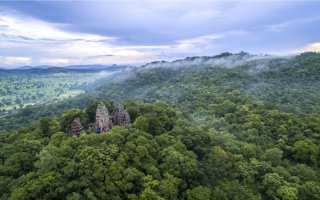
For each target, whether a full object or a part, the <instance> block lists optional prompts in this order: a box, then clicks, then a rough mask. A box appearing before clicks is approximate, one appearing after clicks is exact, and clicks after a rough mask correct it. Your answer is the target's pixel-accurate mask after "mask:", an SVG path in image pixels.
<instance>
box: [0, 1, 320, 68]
mask: <svg viewBox="0 0 320 200" xmlns="http://www.w3.org/2000/svg"><path fill="white" fill-rule="evenodd" d="M226 51H229V52H239V51H246V52H249V53H254V54H260V53H269V54H277V55H287V54H294V53H300V52H304V51H320V1H252V0H251V1H202V0H200V1H190V0H176V1H174V0H171V1H169V0H148V1H136V0H127V1H122V0H120V1H119V0H118V1H116V0H114V1H68V2H66V1H1V2H0V67H16V66H21V65H56V66H63V65H73V64H113V63H115V64H142V63H145V62H150V61H154V60H174V59H179V58H184V57H187V56H199V55H215V54H218V53H221V52H226Z"/></svg>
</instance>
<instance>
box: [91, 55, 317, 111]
mask: <svg viewBox="0 0 320 200" xmlns="http://www.w3.org/2000/svg"><path fill="white" fill-rule="evenodd" d="M232 91H233V92H236V93H239V96H241V95H248V96H250V98H256V99H259V100H262V101H263V102H265V104H266V105H268V106H272V107H274V108H276V109H279V110H281V111H285V112H292V113H296V114H304V113H319V112H320V98H319V95H320V54H319V53H304V54H301V55H299V56H295V57H273V56H269V55H264V56H254V55H250V54H247V53H243V52H241V53H239V54H229V53H223V54H221V55H217V56H213V57H192V58H186V59H184V60H178V61H174V62H153V63H150V64H148V65H145V66H143V67H142V68H140V70H138V71H137V72H136V73H135V74H134V75H133V76H131V77H130V78H128V79H126V80H124V81H122V82H116V83H114V84H111V85H109V84H108V85H105V86H101V87H99V88H97V89H96V93H98V94H99V96H100V95H103V96H105V97H109V98H110V97H111V98H114V99H132V98H134V99H137V100H141V101H146V102H152V101H155V100H159V99H160V100H164V101H167V102H170V104H171V105H174V106H178V107H181V108H184V109H185V108H193V107H194V106H196V107H199V106H202V107H204V109H206V110H207V107H208V106H209V105H210V104H212V103H217V102H215V101H217V100H216V99H217V97H219V96H224V94H226V93H228V92H232ZM199 100H201V101H199Z"/></svg>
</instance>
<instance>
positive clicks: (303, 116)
mask: <svg viewBox="0 0 320 200" xmlns="http://www.w3.org/2000/svg"><path fill="white" fill-rule="evenodd" d="M319 90H320V54H318V53H305V54H301V55H298V56H294V57H271V56H268V55H265V56H254V55H250V54H247V53H243V52H242V53H239V54H230V53H224V54H221V55H217V56H213V57H192V58H187V59H184V60H179V61H174V62H153V63H150V64H148V65H145V66H143V67H142V68H140V69H137V70H136V71H135V72H133V73H132V75H131V76H129V77H128V78H124V79H121V80H115V81H113V82H111V83H106V84H101V85H100V86H99V87H97V88H96V89H95V90H93V91H88V92H87V93H86V94H85V95H82V96H81V97H79V98H74V99H70V100H68V101H65V102H62V103H60V104H55V105H51V106H50V107H45V106H43V107H42V110H41V111H38V110H37V109H36V108H37V107H32V108H34V109H32V110H28V111H30V113H31V114H30V113H23V112H24V111H25V109H22V110H21V112H20V113H19V114H18V115H15V118H14V119H12V120H13V121H6V126H7V125H10V123H13V122H14V120H21V122H23V120H26V118H29V117H30V116H32V117H33V118H37V115H38V114H39V113H40V112H41V113H43V112H44V111H46V109H48V108H50V109H48V110H49V111H52V113H51V114H52V115H57V117H50V118H42V119H41V120H39V121H36V122H34V123H33V124H32V125H29V126H27V127H19V128H17V129H12V130H8V131H6V132H3V133H1V134H0V148H1V149H0V164H1V165H0V194H1V195H2V196H1V199H159V200H162V199H188V200H202V199H209V200H210V199H212V200H220V199H226V200H227V199H241V200H242V199H243V200H248V199H252V200H256V199H277V200H278V199H281V200H296V199H303V200H313V199H320V192H319V191H320V181H319V180H320V176H319V174H320V169H319V166H320V163H319V159H320V153H319V151H320V149H319V146H320V143H319V141H320V140H319V139H320V115H319V113H320V107H319V106H320V102H319V99H320V98H319V97H320V91H319ZM98 100H99V101H100V100H102V101H104V102H105V104H106V105H107V108H108V110H109V112H110V114H111V115H114V113H115V110H116V109H115V106H116V105H117V104H118V103H119V102H124V106H125V109H126V110H127V111H128V113H129V116H130V118H131V124H130V125H129V126H128V127H122V126H114V127H113V128H112V129H111V130H110V131H108V132H106V133H100V134H97V133H96V131H95V130H94V129H91V128H90V127H92V123H94V121H95V117H94V114H95V110H96V109H97V105H98ZM68 107H69V108H71V107H73V108H78V109H72V110H68V109H66V108H68ZM29 109H31V108H29ZM55 109H56V110H55ZM60 112H63V113H61V114H60ZM75 118H78V119H79V122H81V123H82V125H83V127H84V129H85V132H86V134H81V135H80V136H79V137H70V136H68V134H67V133H68V132H69V130H70V129H71V122H72V121H73V120H74V119H75ZM8 119H9V118H8ZM8 119H3V120H8ZM18 125H19V124H18ZM7 127H9V126H7Z"/></svg>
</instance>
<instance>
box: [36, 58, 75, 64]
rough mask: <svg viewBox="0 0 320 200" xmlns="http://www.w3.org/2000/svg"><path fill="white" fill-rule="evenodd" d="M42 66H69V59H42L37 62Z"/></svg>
mask: <svg viewBox="0 0 320 200" xmlns="http://www.w3.org/2000/svg"><path fill="white" fill-rule="evenodd" d="M39 63H41V64H43V65H67V64H69V59H65V58H43V59H41V60H40V61H39Z"/></svg>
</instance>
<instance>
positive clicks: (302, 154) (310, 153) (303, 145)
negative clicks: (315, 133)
mask: <svg viewBox="0 0 320 200" xmlns="http://www.w3.org/2000/svg"><path fill="white" fill-rule="evenodd" d="M292 151H293V153H294V155H293V157H294V158H295V159H296V160H298V161H302V162H305V163H307V164H312V165H317V163H318V155H319V147H318V146H317V145H316V144H314V143H313V142H311V141H308V140H307V141H305V140H299V141H297V142H295V143H294V145H293V148H292Z"/></svg>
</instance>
